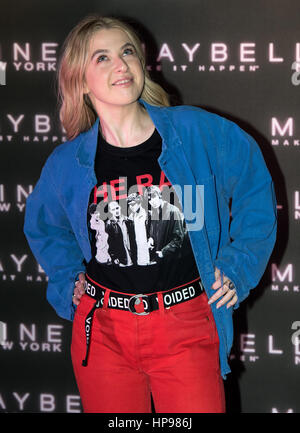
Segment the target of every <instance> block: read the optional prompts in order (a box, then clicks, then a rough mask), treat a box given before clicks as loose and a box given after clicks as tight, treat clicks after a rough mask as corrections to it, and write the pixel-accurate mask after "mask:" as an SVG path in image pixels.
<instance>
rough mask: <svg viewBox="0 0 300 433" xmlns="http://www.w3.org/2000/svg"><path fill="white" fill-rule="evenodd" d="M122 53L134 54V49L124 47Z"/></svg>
mask: <svg viewBox="0 0 300 433" xmlns="http://www.w3.org/2000/svg"><path fill="white" fill-rule="evenodd" d="M123 54H125V55H128V54H134V50H133V49H132V48H126V49H125V50H124V52H123Z"/></svg>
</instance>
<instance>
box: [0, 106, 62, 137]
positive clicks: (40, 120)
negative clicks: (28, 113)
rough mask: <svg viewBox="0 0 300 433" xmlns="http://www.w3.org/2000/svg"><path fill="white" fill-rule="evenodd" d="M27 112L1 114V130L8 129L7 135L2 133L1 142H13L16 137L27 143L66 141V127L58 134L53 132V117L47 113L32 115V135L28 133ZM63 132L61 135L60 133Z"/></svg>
mask: <svg viewBox="0 0 300 433" xmlns="http://www.w3.org/2000/svg"><path fill="white" fill-rule="evenodd" d="M25 120H27V119H26V118H25V114H22V113H19V114H14V115H12V114H9V113H8V114H3V115H2V116H1V124H0V127H1V130H3V129H6V130H7V132H6V134H5V135H1V134H0V142H1V141H6V142H11V141H13V140H14V139H18V140H22V141H23V142H25V143H28V142H33V143H34V142H38V143H55V144H57V143H61V142H64V141H66V140H67V139H66V136H65V135H64V134H65V132H66V131H65V130H64V128H63V127H62V126H61V128H62V131H61V132H60V133H59V135H57V133H56V132H55V133H54V135H52V134H53V131H52V130H53V119H52V118H51V117H50V116H48V115H47V114H35V115H33V116H32V118H31V120H30V123H31V131H32V135H27V133H25V131H24V127H23V124H24V121H25ZM60 134H61V135H60Z"/></svg>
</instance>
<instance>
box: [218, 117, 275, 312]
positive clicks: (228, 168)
mask: <svg viewBox="0 0 300 433" xmlns="http://www.w3.org/2000/svg"><path fill="white" fill-rule="evenodd" d="M228 125H229V126H228V131H227V140H226V144H225V148H224V155H223V158H222V161H223V170H222V172H223V182H222V183H223V188H224V194H225V196H226V198H227V200H228V201H229V200H230V199H231V217H232V219H231V224H230V240H231V242H230V243H228V244H227V245H225V246H224V247H223V248H221V249H220V251H219V254H218V257H217V259H216V261H215V265H216V266H217V267H218V268H219V269H220V270H221V272H223V273H224V274H225V275H226V276H227V277H228V278H229V279H230V280H231V281H232V282H233V283H234V285H235V288H236V291H237V296H238V302H237V303H236V304H235V305H234V309H236V308H238V306H239V304H240V303H241V302H242V301H243V300H244V299H245V298H246V297H247V296H248V294H249V291H250V290H251V289H252V288H254V287H255V286H257V285H258V283H259V281H260V279H261V277H262V276H263V273H264V271H265V269H266V266H267V263H268V260H269V258H270V255H271V253H272V250H273V247H274V244H275V240H276V230H277V208H276V197H275V191H274V185H273V181H272V178H271V176H270V173H269V171H268V169H267V167H266V164H265V161H264V159H263V156H262V153H261V150H260V148H259V146H258V144H257V143H256V142H255V140H254V139H253V138H252V137H251V136H250V135H248V134H247V133H246V132H245V131H243V130H242V129H241V128H240V127H239V126H238V125H236V124H235V123H233V122H228Z"/></svg>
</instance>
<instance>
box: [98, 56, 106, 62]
mask: <svg viewBox="0 0 300 433" xmlns="http://www.w3.org/2000/svg"><path fill="white" fill-rule="evenodd" d="M106 58H107V57H106V56H104V55H102V56H99V57H98V58H97V62H103V60H105V59H106Z"/></svg>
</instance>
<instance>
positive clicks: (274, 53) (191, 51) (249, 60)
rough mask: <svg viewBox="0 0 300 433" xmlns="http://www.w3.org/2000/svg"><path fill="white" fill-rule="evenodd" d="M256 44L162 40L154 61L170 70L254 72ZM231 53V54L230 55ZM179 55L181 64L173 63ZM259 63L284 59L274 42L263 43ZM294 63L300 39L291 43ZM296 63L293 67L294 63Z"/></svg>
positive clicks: (299, 60) (159, 66)
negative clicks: (264, 45) (182, 62)
mask: <svg viewBox="0 0 300 433" xmlns="http://www.w3.org/2000/svg"><path fill="white" fill-rule="evenodd" d="M256 51H257V44H256V43H255V42H251V41H249V42H240V43H238V44H236V45H235V46H234V47H232V46H230V45H229V44H227V43H225V42H212V43H211V44H208V45H207V44H206V45H204V47H203V44H201V43H199V42H197V43H194V44H186V43H184V42H183V43H181V44H180V50H179V47H178V46H176V48H175V49H174V47H173V46H172V45H171V44H168V43H166V42H165V43H162V45H161V47H160V51H159V55H158V58H157V62H161V61H163V62H164V64H165V63H166V62H168V63H169V64H170V65H171V68H172V70H173V71H183V72H185V71H189V70H191V69H192V68H193V70H194V69H195V67H196V70H197V71H199V72H223V71H229V72H233V71H240V72H246V71H250V72H255V71H256V70H258V69H259V68H260V66H259V65H258V64H257V55H256ZM233 53H234V54H233ZM178 55H180V57H181V58H182V55H184V57H185V58H186V62H185V64H180V65H179V64H177V61H176V56H178ZM203 56H205V57H206V58H208V61H207V63H202V61H201V59H202V58H203ZM233 57H234V58H235V59H236V58H237V61H238V62H239V63H238V64H235V63H234V62H233V60H232V58H233ZM261 60H262V61H263V62H269V63H275V64H276V63H277V64H278V63H283V62H285V58H284V57H283V55H282V53H281V54H280V48H279V47H277V46H276V45H275V44H274V42H270V43H268V45H267V49H266V57H265V58H264V59H261ZM298 62H300V42H297V43H296V44H295V57H294V62H293V65H294V67H296V69H298V66H297V64H298ZM295 65H296V66H295ZM148 69H149V70H150V71H151V70H152V69H156V70H160V69H162V66H161V65H160V64H158V65H156V66H151V65H150V66H148Z"/></svg>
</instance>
